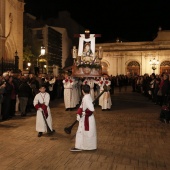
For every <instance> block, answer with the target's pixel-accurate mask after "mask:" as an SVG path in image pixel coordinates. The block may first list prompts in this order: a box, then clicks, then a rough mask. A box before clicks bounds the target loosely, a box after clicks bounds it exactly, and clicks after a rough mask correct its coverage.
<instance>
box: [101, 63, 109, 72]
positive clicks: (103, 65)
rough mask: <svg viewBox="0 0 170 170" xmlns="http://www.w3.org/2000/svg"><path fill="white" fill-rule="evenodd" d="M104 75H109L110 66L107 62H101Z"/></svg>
mask: <svg viewBox="0 0 170 170" xmlns="http://www.w3.org/2000/svg"><path fill="white" fill-rule="evenodd" d="M101 66H102V74H108V64H107V63H106V62H101Z"/></svg>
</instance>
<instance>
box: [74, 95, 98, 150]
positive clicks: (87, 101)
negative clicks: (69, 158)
mask: <svg viewBox="0 0 170 170" xmlns="http://www.w3.org/2000/svg"><path fill="white" fill-rule="evenodd" d="M80 108H82V109H83V111H84V110H86V109H89V110H90V111H92V112H94V106H93V104H92V98H91V96H90V94H86V95H85V96H84V97H83V99H82V104H81V106H80ZM88 119H89V131H85V126H84V121H85V116H82V117H81V119H80V120H79V125H78V130H77V133H76V141H75V148H77V149H82V150H94V149H97V133H96V122H95V117H94V114H92V115H91V116H89V118H88Z"/></svg>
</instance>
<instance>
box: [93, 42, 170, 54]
mask: <svg viewBox="0 0 170 170" xmlns="http://www.w3.org/2000/svg"><path fill="white" fill-rule="evenodd" d="M100 46H102V48H103V50H104V51H107V52H114V51H115V52H121V51H159V50H170V41H164V42H136V43H134V42H133V43H131V42H129V43H128V42H126V43H103V44H96V48H99V47H100Z"/></svg>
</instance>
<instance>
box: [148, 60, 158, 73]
mask: <svg viewBox="0 0 170 170" xmlns="http://www.w3.org/2000/svg"><path fill="white" fill-rule="evenodd" d="M149 64H150V65H151V66H152V70H153V73H155V70H156V69H157V67H156V66H157V65H158V64H159V60H156V59H155V58H154V59H152V60H150V61H149Z"/></svg>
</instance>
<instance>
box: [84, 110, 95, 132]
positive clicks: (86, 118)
mask: <svg viewBox="0 0 170 170" xmlns="http://www.w3.org/2000/svg"><path fill="white" fill-rule="evenodd" d="M85 113H86V115H85V121H84V127H85V131H89V116H91V115H92V114H93V112H92V111H90V110H89V109H86V111H85Z"/></svg>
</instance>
